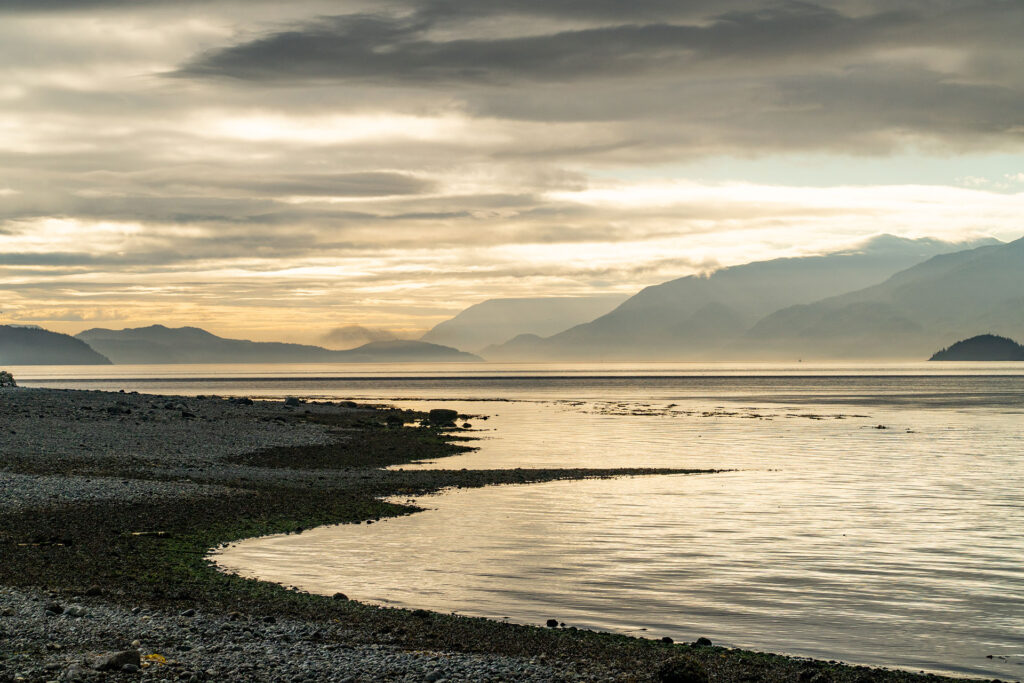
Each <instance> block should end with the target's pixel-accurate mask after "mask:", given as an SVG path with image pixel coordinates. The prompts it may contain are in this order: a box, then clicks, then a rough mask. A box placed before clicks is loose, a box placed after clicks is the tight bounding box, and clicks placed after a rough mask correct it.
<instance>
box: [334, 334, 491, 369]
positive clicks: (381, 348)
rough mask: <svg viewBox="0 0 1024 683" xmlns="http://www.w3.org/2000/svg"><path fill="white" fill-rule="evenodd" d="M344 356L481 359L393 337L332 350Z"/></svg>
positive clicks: (366, 360)
mask: <svg viewBox="0 0 1024 683" xmlns="http://www.w3.org/2000/svg"><path fill="white" fill-rule="evenodd" d="M333 353H337V354H340V355H342V356H344V358H345V359H346V360H347V362H350V363H388V362H399V361H401V362H415V361H435V362H444V361H455V362H462V363H471V362H479V361H482V360H483V358H481V357H480V356H476V355H473V354H472V353H466V352H465V351H459V350H458V349H453V348H452V347H450V346H442V345H441V344H430V343H428V342H423V341H412V340H408V339H394V340H391V341H378V342H370V343H369V344H363V345H362V346H360V347H357V348H354V349H349V350H348V351H334V352H333Z"/></svg>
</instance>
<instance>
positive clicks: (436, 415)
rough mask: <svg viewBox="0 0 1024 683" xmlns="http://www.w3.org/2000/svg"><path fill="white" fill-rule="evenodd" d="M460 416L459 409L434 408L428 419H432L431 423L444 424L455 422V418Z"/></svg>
mask: <svg viewBox="0 0 1024 683" xmlns="http://www.w3.org/2000/svg"><path fill="white" fill-rule="evenodd" d="M458 416H459V413H458V411H455V410H449V409H447V408H434V409H433V410H431V411H430V413H429V414H428V417H427V419H428V420H430V423H431V424H436V425H444V424H449V423H451V422H455V418H457V417H458Z"/></svg>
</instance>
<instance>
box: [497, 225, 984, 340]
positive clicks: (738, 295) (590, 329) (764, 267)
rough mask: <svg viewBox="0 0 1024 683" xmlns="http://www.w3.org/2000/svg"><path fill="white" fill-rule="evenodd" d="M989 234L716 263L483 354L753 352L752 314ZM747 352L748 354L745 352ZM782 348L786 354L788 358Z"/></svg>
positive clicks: (885, 238) (862, 281)
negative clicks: (546, 333)
mask: <svg viewBox="0 0 1024 683" xmlns="http://www.w3.org/2000/svg"><path fill="white" fill-rule="evenodd" d="M981 243H984V244H997V245H998V244H1000V243H999V242H998V241H997V240H983V241H980V242H973V243H960V244H955V243H949V242H942V241H939V240H934V239H918V240H911V239H904V238H900V237H894V236H892V235H881V236H878V237H875V238H873V239H871V240H869V241H867V242H866V243H864V244H863V245H861V246H860V247H858V248H855V249H850V250H845V251H840V252H836V253H833V254H828V255H825V256H809V257H803V258H782V259H774V260H771V261H760V262H755V263H748V264H746V265H741V266H733V267H731V268H723V269H722V270H718V271H716V272H714V273H712V274H711V275H708V276H699V275H691V276H688V277H683V278H679V279H677V280H672V281H670V282H665V283H662V284H660V285H655V286H652V287H647V288H646V289H644V290H642V291H640V292H639V293H638V294H636V295H635V296H633V297H631V298H630V299H628V300H627V301H625V302H624V303H622V305H620V306H619V307H618V308H616V309H615V310H613V311H611V312H610V313H607V314H606V315H603V316H601V317H599V318H597V319H596V320H593V321H592V322H588V323H585V324H582V325H577V326H575V327H572V328H570V329H568V330H566V331H564V332H561V333H559V334H556V335H553V336H551V337H547V338H544V339H540V338H535V337H518V338H516V339H513V340H512V341H510V342H509V343H507V344H503V345H501V346H494V347H489V348H487V349H485V350H483V351H482V354H483V355H484V356H485V357H486V358H487V359H489V360H549V359H550V360H554V359H559V360H570V359H578V360H599V359H600V360H689V359H723V358H735V357H746V358H751V357H753V358H760V357H762V354H761V353H760V351H761V350H760V349H757V348H754V347H752V346H751V345H750V344H749V343H748V342H749V340H744V335H745V334H746V333H747V331H748V330H749V329H750V328H751V327H752V326H753V325H755V324H756V323H757V322H758V321H759V320H761V319H762V318H764V317H765V316H768V315H769V314H771V313H773V312H775V311H777V310H779V309H782V308H786V307H789V306H793V305H794V304H808V303H810V302H813V301H815V300H817V299H820V298H822V297H824V296H832V295H837V294H842V293H844V292H849V291H851V290H857V289H860V288H863V287H866V286H868V285H872V284H875V283H878V282H882V281H883V280H885V279H886V278H888V277H890V276H891V275H892V274H893V273H896V272H898V271H900V270H903V269H905V268H907V267H909V266H912V265H914V264H917V263H920V262H921V261H924V260H925V259H928V258H931V257H933V256H935V255H936V254H942V253H946V252H953V251H958V250H961V249H964V248H967V247H971V246H978V245H979V244H981ZM751 353H753V355H751ZM791 355H792V354H789V355H788V356H787V357H790V356H791Z"/></svg>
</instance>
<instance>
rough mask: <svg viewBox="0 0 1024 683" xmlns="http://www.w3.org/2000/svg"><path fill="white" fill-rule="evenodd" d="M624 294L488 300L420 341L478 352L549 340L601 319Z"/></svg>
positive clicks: (435, 327) (434, 329) (620, 300)
mask: <svg viewBox="0 0 1024 683" xmlns="http://www.w3.org/2000/svg"><path fill="white" fill-rule="evenodd" d="M628 298H629V297H628V295H626V294H601V295H595V296H577V297H536V298H504V299H488V300H486V301H482V302H480V303H478V304H474V305H472V306H470V307H469V308H467V309H465V310H464V311H462V312H461V313H459V314H458V315H456V316H455V317H454V318H451V319H449V320H446V321H444V322H442V323H439V324H437V325H435V326H434V327H433V328H432V329H431V330H430V331H428V332H427V333H426V334H424V335H423V336H422V337H420V339H421V340H422V341H426V342H433V343H435V344H445V345H447V346H454V347H456V348H460V349H469V350H471V351H479V350H481V349H483V348H486V347H488V346H490V345H493V344H500V343H502V342H504V341H506V340H508V339H511V338H512V337H515V336H518V335H521V334H529V335H534V336H540V337H544V336H549V335H552V334H555V333H558V332H561V331H563V330H565V329H568V328H570V327H572V326H573V325H578V324H580V323H584V322H587V321H588V320H593V319H594V318H596V317H598V316H600V315H604V314H605V313H607V312H609V311H611V310H612V309H613V308H615V307H616V306H618V305H619V304H621V303H622V302H623V301H625V300H626V299H628Z"/></svg>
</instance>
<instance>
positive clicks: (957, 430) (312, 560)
mask: <svg viewBox="0 0 1024 683" xmlns="http://www.w3.org/2000/svg"><path fill="white" fill-rule="evenodd" d="M643 384H645V386H640V387H637V386H634V387H625V386H620V387H617V388H616V389H609V388H607V387H596V388H595V387H593V386H583V387H578V388H576V390H575V394H576V395H577V396H581V397H584V398H583V399H582V400H580V399H576V398H573V399H569V398H567V397H566V393H567V392H568V391H569V390H568V389H566V390H565V391H564V392H562V394H561V397H560V398H559V396H558V395H557V394H558V393H559V392H557V391H556V392H552V391H547V393H543V392H535V394H541V393H543V395H542V396H538V397H537V398H538V399H541V398H542V399H543V400H536V401H531V400H525V401H519V402H511V403H492V402H473V401H464V402H459V401H448V402H446V403H445V405H446V406H452V407H457V408H458V409H459V410H460V411H463V412H468V413H479V414H488V415H490V416H491V417H490V419H488V420H486V421H481V420H473V421H472V422H473V423H474V426H475V428H477V429H479V430H480V431H474V433H475V434H476V435H477V436H480V437H481V440H480V441H479V442H478V445H479V446H480V448H479V450H478V451H475V452H472V453H467V454H464V455H460V456H456V457H453V458H447V459H445V460H443V461H440V462H437V463H433V464H425V465H418V466H419V467H437V468H461V467H466V468H470V469H473V468H506V467H552V466H565V467H580V466H584V467H587V466H589V467H618V466H672V467H700V468H730V469H738V470H739V471H736V472H729V473H723V474H717V475H699V476H678V475H673V476H660V477H635V478H623V479H614V480H597V481H583V482H551V483H545V484H537V485H530V486H506V487H489V488H485V489H476V490H458V491H450V492H446V493H443V494H441V495H438V496H431V497H426V498H423V499H421V500H420V501H419V504H421V505H423V506H425V507H427V508H429V509H428V511H426V512H423V513H420V514H416V515H411V516H408V517H404V518H399V519H391V520H387V521H385V522H381V523H378V524H375V525H372V526H362V525H344V526H339V527H328V528H322V529H316V530H313V531H310V532H306V533H304V534H302V535H301V536H278V537H268V538H264V539H255V540H251V541H246V542H242V543H240V544H238V545H237V546H235V547H233V548H231V549H229V550H227V551H226V552H223V553H220V554H219V555H218V557H217V561H218V562H219V563H220V564H221V565H222V566H224V567H225V568H228V569H230V570H232V571H238V572H240V573H242V574H246V575H258V576H260V577H261V578H265V579H269V580H274V581H280V582H282V583H285V584H287V585H295V586H298V587H300V588H303V589H306V590H310V591H315V592H322V593H328V594H329V593H333V592H335V591H343V592H345V593H346V594H348V595H349V596H350V597H353V598H356V599H359V600H367V601H371V602H377V603H381V604H391V605H397V606H404V607H425V608H430V609H435V610H439V611H458V612H460V613H465V614H474V615H482V616H490V617H495V618H501V617H505V616H508V617H511V618H512V619H513V620H515V621H520V622H525V623H543V622H544V621H545V620H546V619H548V618H551V617H554V618H557V619H559V620H560V621H563V622H565V623H567V624H570V625H575V626H581V627H589V628H597V629H602V630H616V631H623V632H630V633H637V634H640V635H650V636H657V637H660V636H662V635H669V636H672V637H673V638H675V639H677V640H681V639H693V638H696V637H697V636H702V635H703V636H708V637H711V638H712V639H713V640H715V641H716V642H721V643H724V644H730V645H735V646H743V647H750V648H754V649H762V650H772V651H781V652H788V653H794V654H800V655H808V656H815V657H822V658H826V659H832V658H840V659H843V660H846V661H853V662H859V663H870V664H875V665H889V666H898V667H904V668H910V669H926V670H931V671H946V672H957V673H969V674H978V675H982V674H984V675H992V676H1001V677H1003V678H1006V677H1010V678H1014V679H1016V678H1020V674H1021V672H1022V671H1024V665H1022V664H1021V663H1022V662H1024V569H1022V566H1021V560H1022V558H1024V540H1022V537H1021V535H1020V534H1019V533H1018V530H1019V529H1020V528H1022V523H1024V496H1022V494H1021V493H1020V492H1021V490H1022V489H1021V485H1022V484H1024V465H1022V463H1021V458H1020V453H1019V448H1018V446H1017V443H1018V439H1019V437H1020V434H1021V428H1020V424H1021V423H1020V418H1019V411H1020V409H1021V407H1022V406H1024V401H1022V400H1021V399H1020V395H1019V393H1018V391H1019V390H1020V386H1019V385H1020V380H1019V378H1013V379H1010V380H996V379H993V378H990V379H986V380H977V379H975V380H972V382H969V383H966V385H969V386H966V385H965V384H963V383H958V382H955V381H953V382H950V381H942V382H938V381H924V380H919V379H902V380H899V381H897V382H895V383H894V382H893V380H892V379H891V378H887V379H885V380H857V381H854V382H852V384H853V385H854V386H852V387H850V386H847V387H846V388H847V392H848V393H847V394H845V398H844V394H843V390H842V386H841V384H837V383H836V381H834V380H829V381H828V382H824V383H823V382H821V381H820V380H819V381H818V383H817V386H814V385H813V383H807V384H800V385H799V386H794V385H793V384H791V383H786V382H782V383H779V382H776V383H775V386H765V385H763V384H761V383H756V382H755V383H754V386H750V385H748V384H743V385H742V386H741V387H740V389H739V390H738V391H737V388H736V385H735V383H731V384H730V383H728V382H727V383H726V384H725V385H723V384H721V383H719V384H717V385H716V384H715V383H714V382H711V383H709V384H708V385H707V386H702V387H701V388H700V390H699V392H693V391H691V390H690V389H692V387H690V388H688V389H687V390H681V388H680V387H679V386H678V385H677V386H675V387H671V386H659V387H653V388H652V387H651V386H650V385H649V383H643ZM873 384H874V386H873ZM851 389H852V390H851ZM965 389H967V390H968V391H967V393H969V394H970V395H971V396H973V398H972V400H970V401H968V402H967V404H968V405H967V407H958V408H954V407H951V406H952V405H954V404H956V403H957V397H958V396H962V395H963V394H964V390H965ZM695 393H696V394H698V395H697V396H696V397H695ZM914 395H917V396H921V395H928V396H929V398H927V399H926V400H923V401H922V400H910V398H911V397H912V396H914ZM986 395H991V396H992V397H993V398H992V400H991V401H989V402H988V403H987V404H986V401H985V398H984V397H985V396H986ZM639 396H642V398H638V397H639ZM851 397H852V398H851ZM1014 397H1016V398H1014ZM519 398H527V396H526V395H521V396H519ZM406 405H410V406H423V407H428V406H430V405H436V404H433V403H423V402H416V401H411V402H407V403H406ZM638 413H639V414H638ZM879 425H882V426H884V427H886V428H885V429H878V428H877V427H878V426H879ZM257 568H258V569H257ZM989 654H993V655H996V656H995V657H994V658H993V659H987V658H986V655H989ZM1000 656H1003V657H1006V659H1005V660H1003V659H1000Z"/></svg>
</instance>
